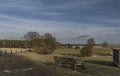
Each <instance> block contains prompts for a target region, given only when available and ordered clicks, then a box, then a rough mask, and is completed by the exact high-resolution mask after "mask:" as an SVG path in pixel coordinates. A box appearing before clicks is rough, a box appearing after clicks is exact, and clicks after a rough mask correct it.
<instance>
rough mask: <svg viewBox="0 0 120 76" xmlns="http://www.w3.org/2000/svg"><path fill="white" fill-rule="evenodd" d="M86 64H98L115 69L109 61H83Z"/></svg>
mask: <svg viewBox="0 0 120 76" xmlns="http://www.w3.org/2000/svg"><path fill="white" fill-rule="evenodd" d="M85 62H86V63H90V64H98V65H103V66H109V67H115V66H114V64H113V62H110V61H102V60H85Z"/></svg>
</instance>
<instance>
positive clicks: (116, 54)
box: [113, 49, 120, 67]
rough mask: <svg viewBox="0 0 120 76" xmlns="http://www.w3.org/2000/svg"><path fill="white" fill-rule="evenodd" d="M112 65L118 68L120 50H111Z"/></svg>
mask: <svg viewBox="0 0 120 76" xmlns="http://www.w3.org/2000/svg"><path fill="white" fill-rule="evenodd" d="M113 63H114V64H115V65H116V66H118V67H120V49H113Z"/></svg>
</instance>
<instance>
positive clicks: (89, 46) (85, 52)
mask: <svg viewBox="0 0 120 76" xmlns="http://www.w3.org/2000/svg"><path fill="white" fill-rule="evenodd" d="M94 44H95V41H94V38H90V39H88V41H87V44H86V46H84V47H83V48H82V49H81V55H82V56H92V54H93V53H92V49H93V47H94Z"/></svg>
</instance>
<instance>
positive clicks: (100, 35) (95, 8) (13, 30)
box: [0, 0, 120, 43]
mask: <svg viewBox="0 0 120 76" xmlns="http://www.w3.org/2000/svg"><path fill="white" fill-rule="evenodd" d="M119 30H120V1H119V0H0V38H2V39H3V38H9V39H17V38H21V37H22V36H23V35H24V34H25V33H26V32H28V31H37V32H39V33H40V34H41V35H42V34H44V33H46V32H48V33H51V34H53V35H54V36H55V37H56V38H57V39H58V40H61V41H63V39H64V40H65V39H67V38H74V37H78V36H82V35H89V36H90V37H94V38H95V40H96V42H97V43H102V42H103V41H108V43H120V33H119Z"/></svg>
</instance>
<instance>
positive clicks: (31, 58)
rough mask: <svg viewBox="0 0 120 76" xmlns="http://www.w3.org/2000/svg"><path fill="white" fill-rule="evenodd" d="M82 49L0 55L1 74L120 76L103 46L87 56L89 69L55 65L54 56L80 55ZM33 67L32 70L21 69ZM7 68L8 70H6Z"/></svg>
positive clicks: (21, 75) (16, 75)
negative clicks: (43, 53) (46, 53)
mask: <svg viewBox="0 0 120 76" xmlns="http://www.w3.org/2000/svg"><path fill="white" fill-rule="evenodd" d="M79 52H80V50H76V49H68V48H65V49H57V50H56V51H55V52H54V53H53V54H50V55H42V54H40V55H39V54H35V53H31V52H28V53H20V54H15V55H8V56H1V57H0V76H120V68H117V67H115V66H114V65H113V64H112V56H106V55H104V54H108V53H110V51H109V50H106V49H105V48H102V47H95V48H94V49H93V53H94V56H93V57H85V58H84V61H85V64H86V66H87V70H86V71H84V72H77V71H73V70H70V69H65V68H60V67H55V65H54V60H53V56H56V55H57V56H58V55H63V54H69V55H75V54H76V55H78V54H79ZM23 68H24V69H25V68H26V69H27V68H32V70H21V69H23ZM6 70H7V72H6Z"/></svg>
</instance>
